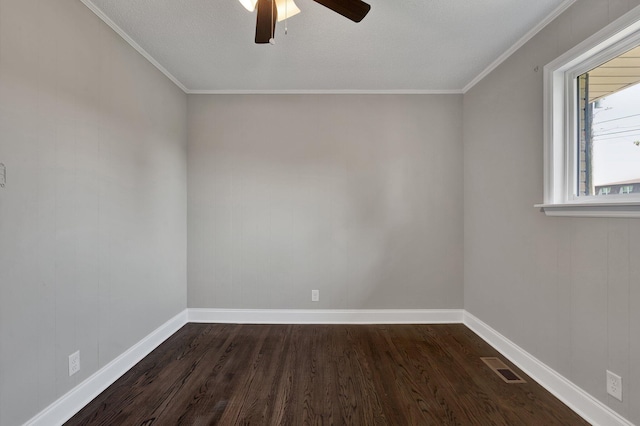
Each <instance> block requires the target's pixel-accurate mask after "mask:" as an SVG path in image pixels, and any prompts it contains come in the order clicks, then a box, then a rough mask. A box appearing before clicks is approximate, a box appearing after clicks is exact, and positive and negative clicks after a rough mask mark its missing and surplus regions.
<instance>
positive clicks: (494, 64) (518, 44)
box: [462, 0, 576, 93]
mask: <svg viewBox="0 0 640 426" xmlns="http://www.w3.org/2000/svg"><path fill="white" fill-rule="evenodd" d="M575 2H576V0H565V1H564V2H562V3H561V4H560V6H558V7H557V8H555V9H554V10H553V12H551V13H550V14H549V15H547V17H546V18H544V19H543V20H542V21H540V23H538V25H536V26H535V27H533V28H532V29H531V30H529V32H527V33H526V34H525V35H524V36H522V37H521V38H520V40H518V41H516V42H515V44H513V46H511V47H510V48H508V49H507V50H506V51H505V52H504V53H503V54H502V55H500V56H498V58H497V59H496V60H495V61H493V62H492V63H491V64H490V65H489V66H488V67H487V68H485V69H484V70H483V71H482V72H481V73H480V74H478V75H477V76H476V77H475V78H474V79H473V80H471V81H470V82H469V83H467V85H466V86H464V87H463V88H462V93H467V92H468V91H469V90H471V88H472V87H473V86H475V85H476V84H478V83H479V82H480V81H481V80H482V79H483V78H485V77H486V76H487V75H489V74H490V73H491V71H493V70H495V69H496V68H498V66H500V64H502V63H503V62H504V61H506V60H507V59H508V58H509V57H510V56H511V55H513V54H514V53H516V51H517V50H518V49H520V48H521V47H522V46H524V45H525V43H526V42H528V41H529V40H531V39H532V38H533V37H534V36H535V35H536V34H538V33H539V32H540V31H542V29H543V28H544V27H546V26H547V25H549V24H550V23H551V22H552V21H553V20H554V19H556V18H557V17H558V16H560V14H562V12H564V11H565V10H567V9H568V8H569V7H570V6H571V5H572V4H573V3H575Z"/></svg>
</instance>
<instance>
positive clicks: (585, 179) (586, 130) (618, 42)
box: [537, 7, 640, 217]
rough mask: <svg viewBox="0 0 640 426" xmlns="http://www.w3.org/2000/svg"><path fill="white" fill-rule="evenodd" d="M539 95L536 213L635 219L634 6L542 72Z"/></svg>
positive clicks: (637, 12)
mask: <svg viewBox="0 0 640 426" xmlns="http://www.w3.org/2000/svg"><path fill="white" fill-rule="evenodd" d="M544 89H545V93H544V97H545V99H544V107H545V111H544V119H545V153H544V159H545V160H544V161H545V171H544V175H545V185H544V204H539V205H537V207H541V208H542V209H543V210H544V211H545V213H546V214H547V215H561V216H604V217H640V102H638V99H640V7H636V8H635V9H633V10H632V11H631V12H629V13H628V14H626V15H624V16H623V17H621V18H620V19H618V20H617V21H615V22H613V23H612V24H611V25H609V26H607V27H606V28H604V29H603V30H602V31H600V32H598V33H597V34H595V35H594V36H593V37H591V38H589V39H587V40H585V41H584V42H583V43H581V44H580V45H578V46H576V47H575V48H574V49H572V50H570V51H569V52H567V53H566V54H564V55H562V56H561V57H560V58H558V59H556V60H554V61H553V62H551V63H549V64H548V65H547V66H545V68H544ZM636 186H637V187H638V188H639V191H634V188H635V187H636Z"/></svg>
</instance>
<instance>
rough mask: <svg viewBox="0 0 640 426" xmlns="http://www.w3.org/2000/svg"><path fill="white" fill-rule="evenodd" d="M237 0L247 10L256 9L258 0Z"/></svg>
mask: <svg viewBox="0 0 640 426" xmlns="http://www.w3.org/2000/svg"><path fill="white" fill-rule="evenodd" d="M238 1H239V2H240V4H241V5H243V6H244V8H245V9H247V10H248V11H249V12H253V11H254V10H256V4H258V0H238Z"/></svg>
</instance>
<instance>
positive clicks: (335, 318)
mask: <svg viewBox="0 0 640 426" xmlns="http://www.w3.org/2000/svg"><path fill="white" fill-rule="evenodd" d="M188 322H194V323H236V324H440V323H446V324H452V323H464V324H465V325H466V326H467V327H469V328H470V329H471V330H472V331H473V332H475V333H476V334H477V335H478V336H480V337H481V338H482V339H484V340H485V341H486V342H487V343H489V344H490V345H491V346H492V347H494V348H495V349H496V350H498V351H499V352H500V353H501V354H502V355H504V356H505V357H506V358H507V359H509V360H510V361H511V362H513V363H514V364H515V365H517V366H518V367H519V368H520V369H521V370H522V371H524V372H525V373H526V374H528V375H529V376H530V377H531V378H532V379H534V380H535V381H536V382H538V383H539V384H540V385H542V386H543V387H544V388H545V389H547V390H548V391H549V392H551V393H552V394H553V395H555V396H556V397H557V398H558V399H560V400H561V401H562V402H563V403H565V404H566V405H567V406H568V407H570V408H571V409H572V410H574V411H575V412H576V413H578V414H579V415H580V416H582V417H583V418H584V419H585V420H587V421H588V422H590V423H591V424H593V425H596V426H600V425H601V426H633V424H632V423H630V422H629V421H627V420H626V419H624V418H623V417H621V416H620V415H619V414H617V413H616V412H614V411H613V410H611V409H610V408H609V407H607V406H606V405H604V404H603V403H602V402H600V401H598V400H597V399H595V398H594V397H592V396H591V395H589V394H588V393H586V392H585V391H583V390H582V389H580V388H579V387H578V386H576V385H575V384H573V383H571V382H570V381H569V380H567V379H566V378H564V377H563V376H561V375H560V374H558V373H557V372H556V371H554V370H553V369H552V368H550V367H549V366H547V365H545V364H544V363H542V362H540V361H539V360H537V359H536V358H535V357H533V356H532V355H531V354H529V353H528V352H526V351H525V350H524V349H522V348H520V347H519V346H518V345H516V344H515V343H513V342H512V341H510V340H509V339H507V338H506V337H504V336H503V335H501V334H500V333H498V332H497V331H496V330H494V329H493V328H491V327H490V326H489V325H487V324H485V323H484V322H482V321H481V320H479V319H478V318H476V317H475V316H473V315H472V314H470V313H468V312H466V311H464V310H462V309H380V310H369V309H364V310H330V309H328V310H304V309H286V310H275V309H274V310H271V309H258V310H255V309H185V310H184V311H183V312H181V313H179V314H178V315H176V316H175V317H173V318H172V319H170V320H169V321H167V322H166V323H164V324H163V325H162V326H160V327H159V328H158V329H156V330H155V331H153V332H152V333H151V334H149V335H148V336H146V337H145V338H144V339H142V340H141V341H140V342H138V343H137V344H135V345H134V346H132V347H131V348H130V349H129V350H127V351H126V352H125V353H123V354H122V355H120V356H119V357H118V358H116V359H114V360H113V361H111V362H110V363H109V364H107V365H106V366H104V367H103V368H101V369H100V370H99V371H97V372H96V373H94V374H93V375H92V376H91V377H89V378H87V379H86V380H85V381H83V382H82V383H80V384H79V385H78V386H76V387H75V388H73V389H72V390H71V391H69V392H68V393H67V394H65V395H64V396H62V397H60V398H59V399H58V400H57V401H55V402H54V403H53V404H51V405H50V406H49V407H47V408H45V409H44V410H43V411H42V412H40V413H39V414H38V415H36V416H35V417H33V418H32V419H31V420H29V421H28V422H27V423H25V425H28V426H45V425H46V426H50V425H61V424H63V423H64V422H65V421H67V420H68V419H70V418H71V417H72V416H73V415H74V414H75V413H77V412H78V411H80V410H81V409H82V408H83V407H84V406H85V405H86V404H88V403H89V402H90V401H91V400H92V399H93V398H95V397H96V396H98V395H99V394H100V393H101V392H102V391H104V390H105V389H106V388H107V387H109V385H111V384H112V383H113V382H115V381H116V380H117V379H119V378H120V377H121V376H122V375H123V374H124V373H126V372H127V371H128V370H129V369H130V368H131V367H133V366H134V365H135V364H136V363H138V362H139V361H140V360H141V359H142V358H144V357H145V356H147V355H148V354H149V353H150V352H151V351H152V350H154V349H155V348H156V347H158V346H159V345H160V344H161V343H162V342H164V341H165V340H166V339H167V338H168V337H170V336H171V335H172V334H174V333H175V332H176V331H178V330H179V329H180V328H181V327H182V326H183V325H185V324H186V323H188Z"/></svg>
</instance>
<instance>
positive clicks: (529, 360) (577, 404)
mask: <svg viewBox="0 0 640 426" xmlns="http://www.w3.org/2000/svg"><path fill="white" fill-rule="evenodd" d="M464 325H466V326H467V327H469V328H470V329H471V330H472V331H473V332H474V333H476V334H477V335H478V336H480V337H481V338H482V339H484V340H485V341H486V342H487V343H488V344H490V345H491V346H492V347H494V348H495V349H496V350H498V352H500V353H501V354H502V355H504V356H505V357H506V358H507V359H509V360H510V361H511V362H513V363H514V364H515V365H516V366H518V368H520V369H521V370H522V371H524V372H525V373H526V374H527V375H529V376H530V377H531V378H532V379H534V380H535V381H536V382H538V384H540V385H541V386H542V387H544V388H545V389H546V390H548V391H549V392H550V393H551V394H553V395H554V396H555V397H556V398H558V399H559V400H560V401H562V402H563V403H564V404H566V405H567V406H568V407H569V408H571V409H572V410H573V411H575V412H576V413H578V414H579V415H580V416H581V417H582V418H583V419H585V420H586V421H588V422H589V423H591V424H592V425H594V426H633V424H632V423H631V422H629V421H628V420H627V419H625V418H623V417H622V416H620V415H619V414H618V413H616V412H615V411H613V410H612V409H610V408H609V407H607V406H606V405H604V404H603V403H602V402H600V401H598V400H597V399H595V398H594V397H593V396H591V395H589V394H588V393H587V392H585V391H584V390H582V389H581V388H579V387H578V386H576V385H575V384H573V383H572V382H570V381H569V380H567V379H566V378H565V377H563V376H562V375H560V374H559V373H557V372H556V371H555V370H553V369H552V368H551V367H549V366H547V365H546V364H544V363H542V362H541V361H539V360H538V359H536V358H535V357H534V356H532V355H531V354H529V353H528V352H527V351H525V350H524V349H522V348H521V347H519V346H518V345H516V344H515V343H513V342H512V341H511V340H509V339H507V338H506V337H504V336H503V335H502V334H500V333H498V332H497V331H496V330H494V329H493V328H491V327H490V326H489V325H487V324H486V323H484V322H482V321H481V320H479V319H478V318H476V317H475V316H473V315H472V314H470V313H469V312H467V311H465V312H464Z"/></svg>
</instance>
